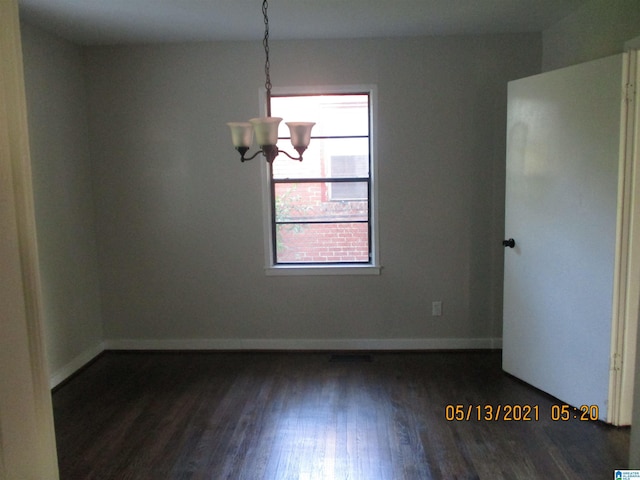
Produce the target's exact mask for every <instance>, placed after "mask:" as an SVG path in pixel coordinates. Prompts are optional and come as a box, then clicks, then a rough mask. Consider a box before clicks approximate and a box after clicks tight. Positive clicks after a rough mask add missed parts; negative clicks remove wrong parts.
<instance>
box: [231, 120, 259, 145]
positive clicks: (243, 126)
mask: <svg viewBox="0 0 640 480" xmlns="http://www.w3.org/2000/svg"><path fill="white" fill-rule="evenodd" d="M227 125H229V128H230V129H231V141H232V142H233V146H234V147H236V148H238V147H247V148H249V147H250V146H251V142H253V126H252V125H251V124H250V123H249V122H229V123H227Z"/></svg>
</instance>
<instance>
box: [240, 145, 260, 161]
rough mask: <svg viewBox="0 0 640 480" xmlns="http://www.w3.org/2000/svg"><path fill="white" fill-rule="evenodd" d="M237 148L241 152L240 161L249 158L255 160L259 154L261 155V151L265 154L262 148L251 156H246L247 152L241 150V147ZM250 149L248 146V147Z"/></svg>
mask: <svg viewBox="0 0 640 480" xmlns="http://www.w3.org/2000/svg"><path fill="white" fill-rule="evenodd" d="M236 150H238V151H239V152H240V161H241V162H248V161H249V160H253V159H254V158H256V157H257V156H258V155H260V154H261V153H262V154H264V152H263V151H262V150H258V151H257V152H256V153H254V154H253V155H251V156H250V157H245V156H244V155H245V153H246V151H245V152H242V151H240V150H239V149H237V148H236ZM247 150H248V148H247Z"/></svg>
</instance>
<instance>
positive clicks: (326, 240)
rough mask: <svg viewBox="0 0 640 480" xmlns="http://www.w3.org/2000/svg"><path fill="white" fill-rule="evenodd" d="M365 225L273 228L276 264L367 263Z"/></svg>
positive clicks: (306, 225)
mask: <svg viewBox="0 0 640 480" xmlns="http://www.w3.org/2000/svg"><path fill="white" fill-rule="evenodd" d="M368 237H369V227H368V224H366V223H331V224H287V225H277V226H276V252H277V261H278V262H280V263H340V262H368V261H369V240H368Z"/></svg>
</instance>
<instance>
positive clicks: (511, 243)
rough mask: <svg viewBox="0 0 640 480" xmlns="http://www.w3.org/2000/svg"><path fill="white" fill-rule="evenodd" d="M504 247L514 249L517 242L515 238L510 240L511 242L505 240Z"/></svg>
mask: <svg viewBox="0 0 640 480" xmlns="http://www.w3.org/2000/svg"><path fill="white" fill-rule="evenodd" d="M502 245H503V246H504V247H509V248H513V247H515V246H516V241H515V240H514V239H513V238H510V239H509V240H503V241H502Z"/></svg>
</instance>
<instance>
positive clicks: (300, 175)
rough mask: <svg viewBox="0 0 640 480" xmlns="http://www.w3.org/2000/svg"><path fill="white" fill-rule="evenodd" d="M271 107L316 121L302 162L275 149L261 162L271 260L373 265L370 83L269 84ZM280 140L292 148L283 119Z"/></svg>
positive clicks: (317, 266) (281, 264)
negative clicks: (268, 162)
mask: <svg viewBox="0 0 640 480" xmlns="http://www.w3.org/2000/svg"><path fill="white" fill-rule="evenodd" d="M271 113H272V115H273V116H277V117H283V118H285V119H288V118H291V119H293V118H296V119H304V120H312V121H315V122H316V126H315V127H314V129H313V132H312V137H311V144H310V145H309V148H308V149H307V151H305V153H304V160H303V161H302V162H296V161H293V160H290V159H288V158H287V157H286V156H285V155H280V156H279V157H277V158H276V160H275V161H274V162H273V165H272V168H271V169H267V170H270V171H268V177H269V178H268V182H269V204H270V205H269V209H268V210H269V219H270V222H269V228H268V232H269V237H270V238H269V248H268V252H269V266H270V267H273V268H276V269H283V268H284V269H286V268H287V267H295V268H300V267H309V268H311V269H313V271H312V272H311V273H318V270H323V269H325V268H326V267H340V268H341V269H344V267H350V266H351V267H372V266H373V267H375V266H376V257H377V255H376V252H375V247H376V242H375V238H376V237H375V227H376V225H375V211H374V208H375V185H374V179H375V175H374V174H373V173H374V171H375V169H374V168H373V166H374V164H373V160H374V155H373V152H372V135H371V130H372V92H371V90H365V91H363V90H362V89H360V90H358V91H349V92H339V93H333V92H329V93H326V92H323V93H304V92H303V93H295V94H292V93H278V92H274V93H273V95H272V98H271ZM303 117H304V118H303ZM279 147H280V148H281V149H283V150H289V149H290V148H291V146H290V143H289V138H288V129H287V127H286V126H285V125H284V122H283V124H281V130H280V131H279ZM339 273H346V272H345V271H344V270H342V271H341V272H339ZM374 273H376V272H374Z"/></svg>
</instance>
